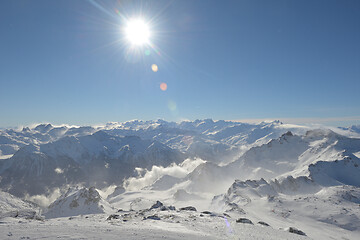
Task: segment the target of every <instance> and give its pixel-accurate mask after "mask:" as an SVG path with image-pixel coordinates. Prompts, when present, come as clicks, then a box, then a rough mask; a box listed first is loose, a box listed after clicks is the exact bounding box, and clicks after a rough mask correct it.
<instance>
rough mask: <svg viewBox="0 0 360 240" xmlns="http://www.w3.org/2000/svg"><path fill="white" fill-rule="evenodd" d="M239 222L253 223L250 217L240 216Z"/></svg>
mask: <svg viewBox="0 0 360 240" xmlns="http://www.w3.org/2000/svg"><path fill="white" fill-rule="evenodd" d="M236 222H237V223H248V224H253V223H252V221H251V220H250V219H247V218H239V219H238V220H236Z"/></svg>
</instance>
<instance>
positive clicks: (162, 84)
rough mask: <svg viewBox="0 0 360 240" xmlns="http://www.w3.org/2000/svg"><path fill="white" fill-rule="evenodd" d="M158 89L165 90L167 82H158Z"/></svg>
mask: <svg viewBox="0 0 360 240" xmlns="http://www.w3.org/2000/svg"><path fill="white" fill-rule="evenodd" d="M160 89H161V90H162V91H166V89H167V84H166V83H161V84H160Z"/></svg>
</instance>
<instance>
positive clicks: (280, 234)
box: [0, 212, 308, 239]
mask: <svg viewBox="0 0 360 240" xmlns="http://www.w3.org/2000/svg"><path fill="white" fill-rule="evenodd" d="M125 214H126V213H123V214H122V215H125ZM200 214H201V213H198V212H196V213H192V212H174V213H173V212H165V213H163V215H162V216H163V217H164V218H165V217H166V218H165V219H164V220H143V217H142V216H138V217H134V213H133V214H132V217H131V218H130V219H129V218H128V219H129V220H127V221H124V218H123V217H121V219H112V220H107V218H108V215H105V214H98V215H87V216H77V217H72V218H56V219H49V220H45V221H36V220H20V221H19V219H16V218H5V219H2V220H1V222H0V238H1V239H308V238H307V237H304V236H300V235H296V234H293V233H289V232H286V231H285V230H276V229H273V228H272V227H267V226H263V225H260V224H255V225H251V224H245V223H236V220H235V219H231V218H227V219H225V218H222V217H217V216H203V217H200ZM202 215H204V214H202Z"/></svg>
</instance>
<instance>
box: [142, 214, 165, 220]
mask: <svg viewBox="0 0 360 240" xmlns="http://www.w3.org/2000/svg"><path fill="white" fill-rule="evenodd" d="M147 219H151V220H161V219H160V217H158V216H157V215H151V216H147V217H144V220H147Z"/></svg>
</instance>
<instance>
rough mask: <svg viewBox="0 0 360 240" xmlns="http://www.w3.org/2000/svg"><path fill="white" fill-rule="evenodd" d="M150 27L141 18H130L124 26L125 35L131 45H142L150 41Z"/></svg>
mask: <svg viewBox="0 0 360 240" xmlns="http://www.w3.org/2000/svg"><path fill="white" fill-rule="evenodd" d="M150 35H151V34H150V28H149V25H148V24H147V23H146V22H145V21H144V20H143V19H131V20H129V21H128V22H127V24H126V27H125V37H126V39H127V41H128V42H129V43H130V44H131V45H135V46H142V45H145V44H148V43H149V42H150Z"/></svg>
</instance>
